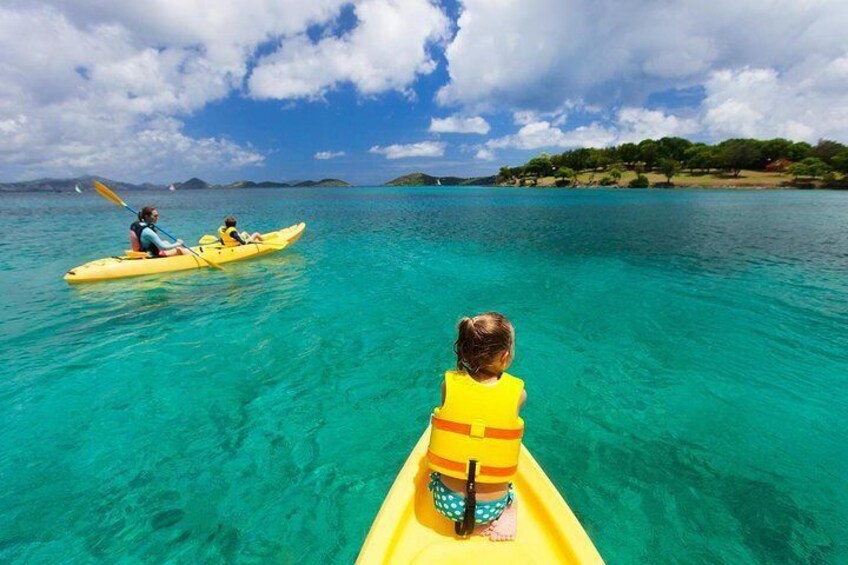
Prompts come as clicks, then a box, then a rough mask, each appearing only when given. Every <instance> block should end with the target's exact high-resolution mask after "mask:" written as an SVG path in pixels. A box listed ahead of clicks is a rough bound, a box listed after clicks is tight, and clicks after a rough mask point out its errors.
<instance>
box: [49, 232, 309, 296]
mask: <svg viewBox="0 0 848 565" xmlns="http://www.w3.org/2000/svg"><path fill="white" fill-rule="evenodd" d="M305 229H306V224H305V223H302V222H301V223H300V224H296V225H293V226H290V227H288V228H285V229H281V230H277V231H273V232H268V233H266V234H262V239H263V240H262V242H261V243H249V244H247V245H239V246H238V247H225V246H223V245H221V244H220V243H214V244H212V245H198V246H196V247H192V249H193V250H194V251H195V252H197V253H198V254H199V255H200V256H201V257H205V258H208V259H210V260H212V261H213V262H215V263H218V264H222V263H232V262H234V261H244V260H245V259H251V258H253V257H261V256H263V255H268V254H271V253H276V252H278V251H281V250H283V249H285V248H286V247H288V246H289V245H291V244H293V243H294V242H296V241H297V240H298V239H300V236H301V235H303V231H304V230H305ZM209 266H210V265H209V263H207V262H206V261H203V260H201V259H199V258H198V257H197V256H195V255H175V256H173V257H160V258H156V259H150V258H140V259H138V258H131V257H127V256H121V257H107V258H104V259H97V260H96V261H91V262H89V263H86V264H84V265H80V266H79V267H74V268H73V269H71V270H70V271H68V272H67V273H66V274H65V280H66V281H68V282H69V283H71V284H76V283H86V282H97V281H106V280H114V279H124V278H128V277H139V276H143V275H156V274H161V273H170V272H174V271H186V270H189V269H203V268H206V267H209Z"/></svg>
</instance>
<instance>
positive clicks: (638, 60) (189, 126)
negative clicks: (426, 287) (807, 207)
mask: <svg viewBox="0 0 848 565" xmlns="http://www.w3.org/2000/svg"><path fill="white" fill-rule="evenodd" d="M846 30H848V2H846V1H845V0H745V1H744V2H740V1H739V0H712V1H710V2H703V1H701V0H626V1H624V0H450V1H444V2H440V1H436V0H356V1H353V2H351V1H340V0H308V1H307V0H301V1H294V0H240V1H239V2H233V1H232V0H147V1H133V2H129V1H118V0H61V1H59V0H55V1H43V2H31V1H23V0H4V1H3V3H2V4H0V182H3V181H17V180H27V179H35V178H43V177H73V176H79V175H85V174H92V175H102V176H106V177H108V178H112V179H116V180H122V181H128V182H159V183H170V182H173V181H181V180H186V179H188V178H190V177H192V176H198V177H200V178H202V179H204V180H206V181H207V182H212V183H227V182H233V181H237V180H243V179H249V180H256V181H261V180H279V181H286V180H289V181H290V180H304V179H313V180H318V179H322V178H340V179H343V180H346V181H348V182H351V183H354V184H381V183H383V182H386V181H388V180H390V179H392V178H395V177H397V176H400V175H402V174H407V173H411V172H417V171H420V172H425V173H428V174H431V175H433V176H462V177H471V176H483V175H491V174H495V173H496V172H497V170H498V169H499V168H500V167H501V166H504V165H508V166H515V165H520V164H522V163H524V162H525V161H527V160H528V159H529V158H531V157H533V156H536V155H538V154H539V153H541V152H543V151H545V152H548V153H559V152H562V151H565V150H567V149H573V148H577V147H605V146H610V145H617V144H620V143H624V142H628V141H640V140H642V139H646V138H654V139H657V138H660V137H663V136H681V137H686V138H688V139H692V140H698V141H705V142H716V141H721V140H723V139H727V138H731V137H756V138H772V137H786V138H789V139H793V140H798V141H808V142H811V143H815V142H816V141H817V140H819V139H822V138H826V139H833V140H836V141H841V142H843V143H846V142H848V33H846Z"/></svg>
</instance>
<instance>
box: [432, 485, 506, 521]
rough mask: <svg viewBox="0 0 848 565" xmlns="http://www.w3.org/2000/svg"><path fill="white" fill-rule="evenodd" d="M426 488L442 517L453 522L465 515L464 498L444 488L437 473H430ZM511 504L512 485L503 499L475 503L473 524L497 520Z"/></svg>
mask: <svg viewBox="0 0 848 565" xmlns="http://www.w3.org/2000/svg"><path fill="white" fill-rule="evenodd" d="M427 488H429V489H430V491H431V492H432V493H433V504H435V506H436V510H438V511H439V513H440V514H441V515H442V516H444V517H445V518H447V519H448V520H453V521H454V522H456V521H457V520H462V517H463V515H464V514H465V497H464V496H462V495H461V494H459V493H456V492H454V491H452V490H450V489H449V488H448V487H446V486H445V484H444V483H443V482H442V477H441V475H440V474H439V473H430V484H429V485H427ZM511 502H512V483H510V485H509V492H508V493H506V495H505V496H504V497H503V498H501V499H498V500H478V501H477V508H476V509H475V510H474V523H475V524H477V525H480V524H488V523H489V522H492V521H494V520H497V519H498V518H500V517H501V514H503V511H504V509H506V507H507V506H509V504H510V503H511Z"/></svg>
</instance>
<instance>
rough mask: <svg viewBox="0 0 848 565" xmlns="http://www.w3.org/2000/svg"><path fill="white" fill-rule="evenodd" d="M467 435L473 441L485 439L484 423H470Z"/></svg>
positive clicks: (481, 421) (476, 421)
mask: <svg viewBox="0 0 848 565" xmlns="http://www.w3.org/2000/svg"><path fill="white" fill-rule="evenodd" d="M468 435H469V436H470V437H472V438H474V439H483V438H484V437H486V422H484V421H483V420H474V421H472V422H471V429H470V430H469V431H468Z"/></svg>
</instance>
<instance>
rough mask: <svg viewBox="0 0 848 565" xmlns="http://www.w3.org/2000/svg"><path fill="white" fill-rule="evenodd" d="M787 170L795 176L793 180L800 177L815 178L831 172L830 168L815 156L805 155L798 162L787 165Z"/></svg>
mask: <svg viewBox="0 0 848 565" xmlns="http://www.w3.org/2000/svg"><path fill="white" fill-rule="evenodd" d="M789 172H790V173H791V174H792V176H794V177H795V180H798V179H800V178H811V179H815V178H818V177H823V176H824V175H826V174H828V173H829V172H831V168H830V167H828V166H827V163H825V162H824V161H822V160H821V159H819V158H817V157H807V158H806V159H804V160H803V161H801V162H799V163H792V164H791V165H789Z"/></svg>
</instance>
